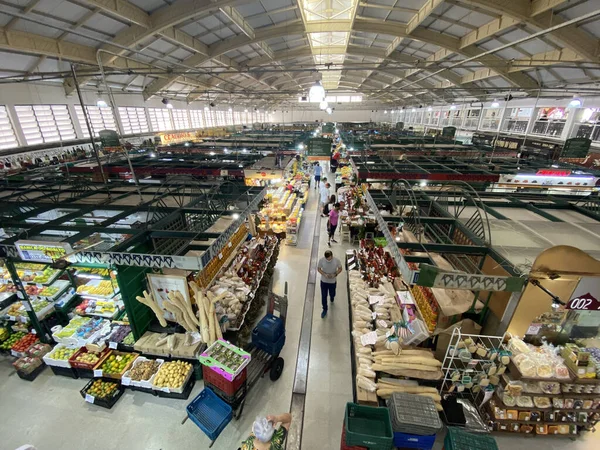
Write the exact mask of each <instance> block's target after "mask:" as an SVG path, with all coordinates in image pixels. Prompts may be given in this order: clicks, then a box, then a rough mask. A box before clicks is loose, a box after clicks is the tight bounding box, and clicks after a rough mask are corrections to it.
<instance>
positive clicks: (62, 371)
mask: <svg viewBox="0 0 600 450" xmlns="http://www.w3.org/2000/svg"><path fill="white" fill-rule="evenodd" d="M48 367H50V369H51V370H52V373H54V375H61V376H63V377H69V378H75V379H77V378H79V375H78V374H77V370H76V369H73V368H72V367H58V366H48Z"/></svg>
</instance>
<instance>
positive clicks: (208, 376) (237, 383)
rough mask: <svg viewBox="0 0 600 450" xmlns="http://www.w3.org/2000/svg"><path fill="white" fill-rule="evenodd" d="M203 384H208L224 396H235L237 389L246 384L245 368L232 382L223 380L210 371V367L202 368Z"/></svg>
mask: <svg viewBox="0 0 600 450" xmlns="http://www.w3.org/2000/svg"><path fill="white" fill-rule="evenodd" d="M203 367H204V369H203V377H204V383H205V384H206V383H210V384H212V385H213V386H215V387H216V388H218V389H219V390H220V391H222V392H223V393H224V394H225V395H235V393H236V392H237V391H238V389H239V388H240V387H241V386H242V385H243V384H244V383H245V382H246V373H247V372H246V368H245V367H244V370H242V371H241V372H240V374H239V375H238V376H237V377H235V379H234V380H233V381H229V380H228V379H226V378H223V377H222V376H221V375H220V374H218V373H217V372H215V371H214V370H212V369H211V368H210V367H206V366H203Z"/></svg>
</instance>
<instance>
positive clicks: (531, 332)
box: [525, 323, 542, 336]
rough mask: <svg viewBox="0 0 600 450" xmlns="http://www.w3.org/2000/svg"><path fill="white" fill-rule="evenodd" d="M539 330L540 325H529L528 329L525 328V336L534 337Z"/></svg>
mask: <svg viewBox="0 0 600 450" xmlns="http://www.w3.org/2000/svg"><path fill="white" fill-rule="evenodd" d="M541 329H542V325H541V324H539V323H532V324H531V325H529V328H527V332H526V333H525V334H526V335H529V336H536V335H537V334H538V333H539V332H540V330H541Z"/></svg>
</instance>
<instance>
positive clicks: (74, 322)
mask: <svg viewBox="0 0 600 450" xmlns="http://www.w3.org/2000/svg"><path fill="white" fill-rule="evenodd" d="M91 320H92V319H90V318H89V317H81V316H75V317H73V318H72V319H71V320H70V321H69V323H68V325H67V326H66V327H64V328H63V329H62V330H60V331H57V332H55V333H53V334H52V337H53V338H54V340H56V341H58V342H61V341H62V340H63V339H68V338H71V337H72V336H74V335H75V333H76V332H77V330H78V329H79V328H80V327H82V326H84V325H86V324H87V323H89V322H91Z"/></svg>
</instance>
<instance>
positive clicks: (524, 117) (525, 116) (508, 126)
mask: <svg viewBox="0 0 600 450" xmlns="http://www.w3.org/2000/svg"><path fill="white" fill-rule="evenodd" d="M532 112H533V108H509V110H508V111H507V114H506V118H505V119H504V121H503V122H502V128H501V131H506V132H510V133H516V134H525V133H526V132H527V125H529V119H531V113H532Z"/></svg>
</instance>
